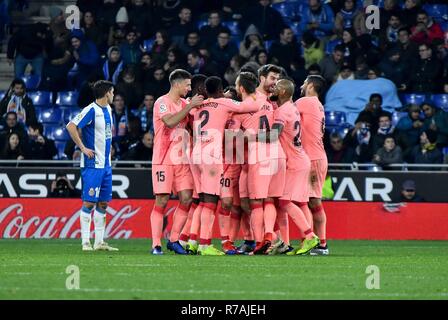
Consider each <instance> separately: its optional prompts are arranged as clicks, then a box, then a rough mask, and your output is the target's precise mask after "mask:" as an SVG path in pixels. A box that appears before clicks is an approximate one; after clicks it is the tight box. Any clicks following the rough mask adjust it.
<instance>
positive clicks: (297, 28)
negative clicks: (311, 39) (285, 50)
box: [289, 21, 303, 40]
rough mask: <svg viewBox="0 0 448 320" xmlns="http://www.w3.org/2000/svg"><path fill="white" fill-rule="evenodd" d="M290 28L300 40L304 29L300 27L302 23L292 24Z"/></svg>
mask: <svg viewBox="0 0 448 320" xmlns="http://www.w3.org/2000/svg"><path fill="white" fill-rule="evenodd" d="M289 27H290V28H291V30H292V32H294V35H295V36H296V38H297V39H298V40H299V39H301V38H302V34H303V29H302V28H301V27H300V22H297V21H295V22H292V23H290V24H289Z"/></svg>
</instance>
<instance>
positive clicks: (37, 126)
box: [29, 122, 44, 134]
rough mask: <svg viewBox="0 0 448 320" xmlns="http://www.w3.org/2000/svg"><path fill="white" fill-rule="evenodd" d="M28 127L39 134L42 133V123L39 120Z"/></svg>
mask: <svg viewBox="0 0 448 320" xmlns="http://www.w3.org/2000/svg"><path fill="white" fill-rule="evenodd" d="M29 127H30V128H33V130H37V131H39V132H40V134H44V126H43V125H42V123H39V122H33V123H31V124H30V125H29Z"/></svg>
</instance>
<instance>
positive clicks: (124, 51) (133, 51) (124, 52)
mask: <svg viewBox="0 0 448 320" xmlns="http://www.w3.org/2000/svg"><path fill="white" fill-rule="evenodd" d="M139 1H141V0H139ZM120 53H121V59H122V61H123V65H124V66H127V65H130V64H132V65H136V64H138V63H139V61H140V58H141V55H142V50H141V49H140V45H139V43H138V42H137V33H136V31H134V30H128V32H127V33H126V41H124V42H123V43H122V44H121V46H120Z"/></svg>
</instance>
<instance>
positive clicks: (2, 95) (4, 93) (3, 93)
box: [0, 91, 6, 101]
mask: <svg viewBox="0 0 448 320" xmlns="http://www.w3.org/2000/svg"><path fill="white" fill-rule="evenodd" d="M5 95H6V92H5V91H0V101H1V100H3V98H4V97H5Z"/></svg>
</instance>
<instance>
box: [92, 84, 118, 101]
mask: <svg viewBox="0 0 448 320" xmlns="http://www.w3.org/2000/svg"><path fill="white" fill-rule="evenodd" d="M113 87H114V84H113V83H112V82H110V81H106V80H99V81H97V82H95V84H94V85H93V95H94V96H95V99H101V98H104V96H105V95H106V93H108V92H109V91H110V90H111V89H112V88H113Z"/></svg>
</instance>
